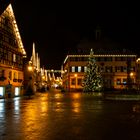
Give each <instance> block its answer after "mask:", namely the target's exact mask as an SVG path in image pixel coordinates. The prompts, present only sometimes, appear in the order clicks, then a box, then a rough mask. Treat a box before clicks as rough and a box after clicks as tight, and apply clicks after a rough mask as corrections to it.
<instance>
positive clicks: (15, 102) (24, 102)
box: [0, 91, 140, 140]
mask: <svg viewBox="0 0 140 140" xmlns="http://www.w3.org/2000/svg"><path fill="white" fill-rule="evenodd" d="M139 139H140V102H139V101H135V102H134V101H104V100H102V99H97V98H95V97H94V96H93V95H92V94H83V93H60V92H58V91H56V92H46V93H38V94H36V95H35V96H34V97H32V98H27V97H26V98H25V97H24V98H23V97H22V98H21V97H17V98H13V99H6V100H4V99H0V140H139Z"/></svg>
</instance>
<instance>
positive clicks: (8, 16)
mask: <svg viewBox="0 0 140 140" xmlns="http://www.w3.org/2000/svg"><path fill="white" fill-rule="evenodd" d="M0 18H3V19H4V20H8V21H9V22H10V26H11V27H12V30H13V33H14V36H15V40H16V41H17V44H18V51H19V52H20V53H21V54H22V55H23V56H25V57H26V52H25V50H24V47H23V43H22V40H21V36H20V33H19V29H18V26H17V23H16V19H15V16H14V12H13V9H12V5H11V4H9V5H8V6H7V7H6V9H5V10H4V11H3V12H2V14H1V15H0Z"/></svg>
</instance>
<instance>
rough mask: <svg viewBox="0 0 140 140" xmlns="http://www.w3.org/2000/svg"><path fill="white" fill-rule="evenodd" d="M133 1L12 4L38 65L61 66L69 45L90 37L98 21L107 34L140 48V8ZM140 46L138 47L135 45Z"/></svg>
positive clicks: (29, 0) (24, 1)
mask: <svg viewBox="0 0 140 140" xmlns="http://www.w3.org/2000/svg"><path fill="white" fill-rule="evenodd" d="M136 5H137V4H136V3H132V2H131V3H121V2H119V1H116V0H113V2H107V1H104V2H102V1H98V3H97V2H96V3H95V2H94V3H93V1H92V3H91V2H90V3H89V2H86V1H83V2H82V1H80V2H76V1H65V2H61V1H57V2H55V1H52V2H50V1H45V0H39V1H37V0H22V1H21V0H20V1H19V0H13V2H12V6H13V10H14V13H15V17H16V20H17V24H18V27H19V31H20V34H21V37H22V41H23V44H24V47H25V50H26V52H27V56H28V57H30V56H31V51H32V43H33V42H35V44H36V51H37V52H38V53H39V56H40V59H41V66H43V65H44V67H45V68H47V69H60V67H61V64H62V62H63V60H64V58H65V55H66V54H67V51H68V50H69V49H75V46H76V44H77V43H79V41H80V40H82V39H83V38H89V37H92V34H94V30H95V27H96V26H97V25H100V26H101V27H102V29H103V32H104V34H105V35H106V36H108V37H109V38H111V39H112V40H115V41H117V42H123V43H125V44H126V46H127V47H128V48H131V49H132V48H133V49H134V50H135V48H136V47H137V48H139V41H138V40H139V38H140V36H139V31H140V30H139V29H140V28H139V25H140V24H139V22H138V21H139V10H137V7H138V6H136ZM138 50H140V49H138Z"/></svg>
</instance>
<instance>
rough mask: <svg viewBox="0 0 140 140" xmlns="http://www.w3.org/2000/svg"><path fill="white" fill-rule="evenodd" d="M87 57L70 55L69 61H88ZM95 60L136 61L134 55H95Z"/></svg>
mask: <svg viewBox="0 0 140 140" xmlns="http://www.w3.org/2000/svg"><path fill="white" fill-rule="evenodd" d="M88 60H89V58H88V57H70V61H88ZM95 60H96V61H128V60H129V61H136V58H135V57H95Z"/></svg>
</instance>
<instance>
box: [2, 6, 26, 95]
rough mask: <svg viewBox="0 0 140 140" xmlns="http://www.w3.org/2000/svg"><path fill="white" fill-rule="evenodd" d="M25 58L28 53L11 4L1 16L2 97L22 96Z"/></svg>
mask: <svg viewBox="0 0 140 140" xmlns="http://www.w3.org/2000/svg"><path fill="white" fill-rule="evenodd" d="M24 57H26V52H25V50H24V47H23V44H22V40H21V37H20V33H19V30H18V27H17V24H16V20H15V16H14V12H13V9H12V6H11V4H9V5H8V6H7V8H6V9H5V10H4V11H3V12H2V14H1V15H0V97H6V96H7V94H10V96H12V97H14V96H18V95H20V94H22V86H23V79H24V76H23V59H24ZM8 85H11V86H8ZM7 87H8V88H9V87H10V90H9V89H7Z"/></svg>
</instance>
